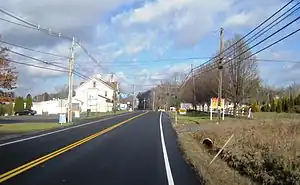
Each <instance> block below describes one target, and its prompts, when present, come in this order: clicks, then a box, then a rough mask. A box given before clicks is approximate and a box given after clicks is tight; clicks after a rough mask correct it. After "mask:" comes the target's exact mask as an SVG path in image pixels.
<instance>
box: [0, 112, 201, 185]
mask: <svg viewBox="0 0 300 185" xmlns="http://www.w3.org/2000/svg"><path fill="white" fill-rule="evenodd" d="M0 184H13V185H19V184H20V185H21V184H22V185H23V184H28V185H35V184H37V185H40V184H51V185H52V184H53V185H54V184H71V185H76V184H78V185H83V184H84V185H89V184H92V185H94V184H103V185H118V184H122V185H123V184H125V185H126V184H128V185H173V184H175V185H196V184H201V183H200V181H199V179H198V177H197V176H196V174H195V173H194V172H193V171H192V169H191V168H190V167H189V165H187V164H186V163H185V161H184V159H183V158H182V156H181V153H180V150H179V148H178V146H177V143H176V134H175V132H174V130H173V129H172V125H171V124H170V121H169V119H168V116H167V115H164V113H158V112H148V113H143V112H135V113H132V114H130V115H123V116H119V117H116V118H111V119H107V120H103V121H99V122H94V123H92V124H88V125H85V126H81V127H78V128H74V129H69V130H65V131H62V132H58V133H54V134H49V135H45V136H42V137H35V138H32V139H29V140H21V141H20V142H16V143H11V144H7V145H3V144H2V145H0Z"/></svg>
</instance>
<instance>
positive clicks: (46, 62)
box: [0, 47, 90, 79]
mask: <svg viewBox="0 0 300 185" xmlns="http://www.w3.org/2000/svg"><path fill="white" fill-rule="evenodd" d="M0 48H2V49H7V48H4V47H0ZM7 51H8V52H10V53H13V54H16V55H19V56H22V57H26V58H29V59H31V60H35V61H37V62H41V63H43V64H46V65H51V66H54V67H58V68H61V69H64V70H69V68H68V67H66V66H61V65H58V64H55V63H52V62H48V61H45V60H42V59H38V58H35V57H32V56H29V55H26V54H23V53H19V52H16V51H14V50H11V49H7ZM74 74H75V75H77V76H79V77H82V78H84V79H90V78H89V77H87V76H85V75H83V74H81V73H80V72H78V71H75V70H74Z"/></svg>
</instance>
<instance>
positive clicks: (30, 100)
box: [26, 94, 32, 110]
mask: <svg viewBox="0 0 300 185" xmlns="http://www.w3.org/2000/svg"><path fill="white" fill-rule="evenodd" d="M31 107H32V97H31V95H30V94H27V96H26V109H28V110H30V109H31Z"/></svg>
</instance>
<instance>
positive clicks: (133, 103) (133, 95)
mask: <svg viewBox="0 0 300 185" xmlns="http://www.w3.org/2000/svg"><path fill="white" fill-rule="evenodd" d="M134 106H135V92H134V84H132V111H134Z"/></svg>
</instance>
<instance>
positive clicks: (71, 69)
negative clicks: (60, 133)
mask: <svg viewBox="0 0 300 185" xmlns="http://www.w3.org/2000/svg"><path fill="white" fill-rule="evenodd" d="M74 49H75V38H74V37H73V40H72V45H71V48H70V59H69V102H68V123H72V119H73V115H72V114H73V110H72V96H73V79H74V60H75V59H74Z"/></svg>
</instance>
